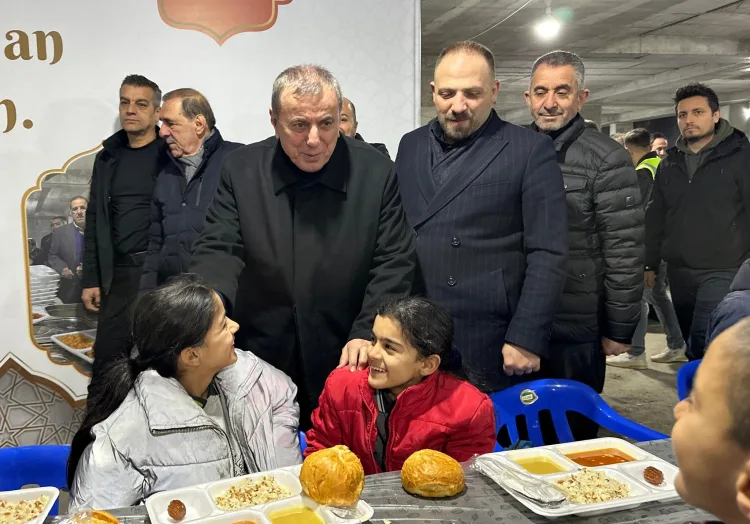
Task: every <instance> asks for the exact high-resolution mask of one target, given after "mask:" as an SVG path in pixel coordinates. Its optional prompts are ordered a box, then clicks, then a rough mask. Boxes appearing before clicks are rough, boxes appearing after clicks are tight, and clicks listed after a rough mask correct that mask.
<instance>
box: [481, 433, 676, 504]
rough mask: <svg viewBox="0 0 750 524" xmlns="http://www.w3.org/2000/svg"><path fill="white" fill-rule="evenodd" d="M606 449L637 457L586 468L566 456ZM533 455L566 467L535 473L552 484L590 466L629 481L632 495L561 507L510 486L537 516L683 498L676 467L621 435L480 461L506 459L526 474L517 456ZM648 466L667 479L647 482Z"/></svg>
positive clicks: (512, 452)
mask: <svg viewBox="0 0 750 524" xmlns="http://www.w3.org/2000/svg"><path fill="white" fill-rule="evenodd" d="M605 449H616V450H618V451H622V452H623V453H626V454H627V455H629V456H631V457H633V458H634V459H635V461H633V462H623V463H621V464H612V465H608V466H598V467H593V468H584V467H582V466H579V465H578V464H576V463H575V462H573V461H572V460H570V459H568V458H566V457H565V455H569V454H573V453H581V452H585V451H594V450H605ZM531 457H543V458H545V459H547V460H550V461H552V462H554V463H556V464H557V465H558V466H560V467H561V468H562V469H563V470H564V472H562V473H553V474H549V475H532V476H534V477H538V478H541V479H544V480H546V481H548V482H550V483H554V482H555V481H558V480H560V479H562V478H565V477H569V476H571V475H574V474H576V473H580V472H581V471H582V470H584V469H590V470H593V471H601V472H602V473H604V474H606V475H607V476H608V477H610V478H613V479H614V480H617V481H619V482H622V483H624V484H627V485H628V486H629V487H630V494H631V496H630V497H628V498H624V499H616V500H611V501H607V502H598V503H594V504H573V503H571V502H567V501H566V502H564V503H563V504H562V505H561V506H559V507H557V508H547V507H543V506H541V505H539V504H536V503H535V502H533V501H531V500H528V499H526V498H524V497H522V496H520V495H518V494H516V492H515V491H513V490H512V489H506V491H507V492H508V493H509V494H510V495H512V496H513V497H514V498H515V499H516V500H517V501H518V502H520V503H521V504H523V505H524V506H526V507H527V508H529V509H530V510H531V511H533V512H534V513H536V514H537V515H542V516H543V517H547V518H557V517H565V516H569V515H586V516H592V515H601V514H605V513H614V512H616V511H623V510H627V509H632V508H636V507H638V506H640V505H641V504H644V503H646V502H655V501H668V500H673V499H676V498H679V496H678V494H677V491H676V490H675V487H674V480H675V477H676V476H677V472H678V470H677V468H676V467H674V466H673V465H672V464H670V463H668V462H666V461H664V460H662V459H660V458H658V457H656V456H654V455H652V454H651V453H648V452H646V451H644V450H642V449H641V448H638V447H636V446H634V445H632V444H630V443H628V442H626V441H625V440H622V439H618V438H600V439H594V440H586V441H581V442H570V443H567V444H557V445H554V446H544V447H539V448H531V449H519V450H513V451H503V452H500V453H489V454H487V455H482V456H481V457H479V458H478V459H477V460H478V461H482V460H497V461H502V463H503V464H504V465H506V466H510V467H512V468H515V469H517V470H520V471H523V472H524V473H527V474H530V473H529V472H528V471H526V470H525V469H524V468H523V467H522V466H519V465H518V464H517V463H516V462H514V459H516V460H523V459H528V458H531ZM648 466H653V467H655V468H657V469H658V470H660V471H661V472H662V473H663V474H664V482H663V484H662V485H661V486H653V485H651V484H649V483H648V482H646V480H645V479H644V478H643V470H645V469H646V468H647V467H648ZM493 480H495V482H497V483H498V484H499V485H500V486H501V487H503V488H505V486H504V485H503V482H502V481H498V480H499V479H493Z"/></svg>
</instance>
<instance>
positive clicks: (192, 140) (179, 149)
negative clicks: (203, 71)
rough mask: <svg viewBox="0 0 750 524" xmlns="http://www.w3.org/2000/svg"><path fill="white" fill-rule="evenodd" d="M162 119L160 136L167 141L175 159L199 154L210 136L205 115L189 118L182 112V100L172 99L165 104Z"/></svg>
mask: <svg viewBox="0 0 750 524" xmlns="http://www.w3.org/2000/svg"><path fill="white" fill-rule="evenodd" d="M160 117H161V128H159V136H160V137H162V138H164V139H165V140H166V141H167V145H168V146H169V152H170V153H171V154H172V157H173V158H182V157H184V156H185V157H189V156H193V155H194V154H196V153H197V152H198V150H199V149H200V148H201V145H203V140H204V139H205V138H206V135H207V134H208V127H207V125H206V118H205V117H204V116H203V115H198V116H197V117H195V118H192V119H189V118H187V117H186V116H185V114H184V113H183V112H182V99H181V98H172V99H171V100H167V101H166V102H164V105H163V106H162V108H161V112H160Z"/></svg>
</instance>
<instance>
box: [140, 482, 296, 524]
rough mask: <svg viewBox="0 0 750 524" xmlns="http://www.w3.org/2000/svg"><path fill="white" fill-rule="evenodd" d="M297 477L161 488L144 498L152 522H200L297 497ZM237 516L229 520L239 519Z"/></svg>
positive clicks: (155, 523) (157, 523)
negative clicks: (181, 487)
mask: <svg viewBox="0 0 750 524" xmlns="http://www.w3.org/2000/svg"><path fill="white" fill-rule="evenodd" d="M301 492H302V486H300V483H299V480H298V479H297V477H296V476H294V475H293V474H291V473H289V472H287V471H270V472H266V473H255V474H252V475H246V476H244V477H236V478H231V479H227V480H221V481H218V482H212V483H209V484H202V485H199V486H195V487H192V488H186V489H179V490H172V491H163V492H161V493H157V494H156V495H152V496H151V497H149V498H148V499H147V500H146V510H147V511H148V515H149V518H150V519H151V522H152V523H153V524H176V523H178V522H203V521H205V520H206V519H209V518H212V517H218V516H222V515H230V514H234V513H237V512H242V511H245V510H249V509H252V510H255V511H257V510H258V509H259V508H262V506H264V505H265V504H268V503H270V502H275V501H277V500H281V499H284V498H289V497H294V496H298V495H299V494H300V493H301ZM241 520H252V519H240V518H236V519H235V520H234V521H232V522H239V521H241Z"/></svg>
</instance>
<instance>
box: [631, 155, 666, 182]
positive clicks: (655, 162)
mask: <svg viewBox="0 0 750 524" xmlns="http://www.w3.org/2000/svg"><path fill="white" fill-rule="evenodd" d="M659 162H661V158H658V157H657V158H647V159H646V160H644V161H643V162H641V163H640V164H638V167H636V168H635V170H636V171H638V170H639V169H648V170H649V171H650V172H651V178H655V177H656V168H657V167H658V166H659Z"/></svg>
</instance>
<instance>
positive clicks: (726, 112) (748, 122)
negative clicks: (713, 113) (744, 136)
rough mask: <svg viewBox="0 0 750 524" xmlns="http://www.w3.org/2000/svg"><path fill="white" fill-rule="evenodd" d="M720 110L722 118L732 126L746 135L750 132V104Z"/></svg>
mask: <svg viewBox="0 0 750 524" xmlns="http://www.w3.org/2000/svg"><path fill="white" fill-rule="evenodd" d="M720 109H721V117H722V118H725V119H726V120H728V121H729V123H730V124H732V126H734V127H735V128H737V129H739V130H740V131H742V132H744V133H748V131H750V104H748V103H738V104H731V105H728V106H723V107H721V108H720Z"/></svg>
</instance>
